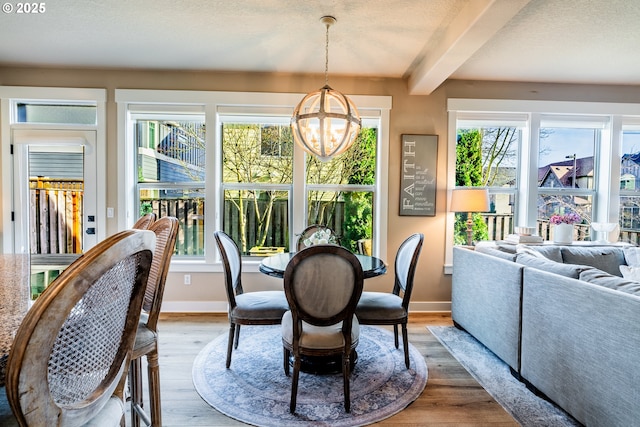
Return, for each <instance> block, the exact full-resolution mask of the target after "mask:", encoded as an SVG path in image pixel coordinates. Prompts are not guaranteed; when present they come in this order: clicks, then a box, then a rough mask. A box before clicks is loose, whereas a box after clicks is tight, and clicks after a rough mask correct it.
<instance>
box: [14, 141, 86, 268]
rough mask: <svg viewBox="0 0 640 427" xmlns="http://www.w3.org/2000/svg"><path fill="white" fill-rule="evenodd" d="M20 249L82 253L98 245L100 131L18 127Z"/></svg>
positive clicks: (17, 237)
mask: <svg viewBox="0 0 640 427" xmlns="http://www.w3.org/2000/svg"><path fill="white" fill-rule="evenodd" d="M12 143H13V154H14V171H13V206H14V221H13V224H14V252H16V253H29V254H32V256H33V255H38V256H40V255H42V256H43V257H44V256H47V257H49V258H51V257H53V258H55V257H62V258H64V256H66V255H69V256H71V258H73V255H75V256H77V255H78V254H82V253H83V252H84V251H86V250H87V249H89V248H90V247H92V246H94V245H95V244H96V243H97V236H98V234H97V233H98V230H97V229H96V226H97V222H96V215H97V183H96V181H97V176H96V169H97V161H96V154H95V153H96V132H95V131H93V130H87V131H83V130H60V129H36V130H34V129H29V130H26V129H14V130H13V132H12Z"/></svg>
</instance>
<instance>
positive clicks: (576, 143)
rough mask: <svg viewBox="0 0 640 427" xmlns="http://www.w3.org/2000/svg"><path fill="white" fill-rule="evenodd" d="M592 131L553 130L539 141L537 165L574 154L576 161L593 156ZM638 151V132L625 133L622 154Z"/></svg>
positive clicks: (639, 144) (639, 137)
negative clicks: (539, 152)
mask: <svg viewBox="0 0 640 427" xmlns="http://www.w3.org/2000/svg"><path fill="white" fill-rule="evenodd" d="M594 146H595V144H594V131H593V130H590V129H568V128H564V129H558V128H556V129H553V132H551V133H549V134H548V136H547V137H546V138H542V139H541V140H540V148H541V150H542V153H541V154H540V156H539V160H538V165H539V166H546V165H548V164H549V163H555V162H561V161H564V160H568V159H566V156H573V154H574V153H575V154H576V157H577V158H578V159H580V158H583V157H589V156H593V154H594ZM637 151H640V132H637V131H636V132H625V133H624V137H623V142H622V154H627V153H635V152H637Z"/></svg>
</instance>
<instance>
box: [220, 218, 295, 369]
mask: <svg viewBox="0 0 640 427" xmlns="http://www.w3.org/2000/svg"><path fill="white" fill-rule="evenodd" d="M214 237H215V240H216V244H217V245H218V249H219V250H220V255H221V257H222V267H223V270H224V283H225V289H226V292H227V300H228V311H229V343H228V345H227V362H226V366H227V368H229V367H230V366H231V352H232V351H233V350H232V349H233V348H236V349H237V348H238V342H239V341H240V326H241V325H279V324H280V323H281V322H282V315H283V314H284V313H285V312H286V311H287V310H289V305H288V304H287V298H286V297H285V295H284V292H283V291H254V292H244V289H243V288H242V258H241V256H240V250H239V249H238V245H236V242H235V241H234V240H233V239H232V238H231V237H230V236H229V235H228V234H226V233H225V232H224V231H216V232H215V233H214ZM234 341H235V342H234Z"/></svg>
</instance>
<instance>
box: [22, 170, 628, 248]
mask: <svg viewBox="0 0 640 427" xmlns="http://www.w3.org/2000/svg"><path fill="white" fill-rule="evenodd" d="M29 193H30V194H29V196H30V204H31V205H30V209H31V212H30V227H29V230H30V248H31V253H33V254H57V253H59V254H78V253H82V235H83V230H82V198H83V194H84V189H83V183H82V181H76V180H66V181H62V180H56V181H51V180H47V179H34V180H31V182H30V190H29ZM246 208H247V211H246V212H245V215H246V218H248V220H247V224H246V230H247V232H246V234H245V236H244V239H245V245H246V250H245V251H244V252H245V253H246V254H247V255H248V254H249V251H250V250H251V248H252V247H254V246H257V235H258V224H257V222H256V221H255V214H254V212H253V209H254V208H253V206H252V205H251V204H247V205H246ZM288 209H289V208H288V204H287V201H286V200H283V201H277V202H276V203H275V204H274V206H273V211H272V213H271V215H272V217H271V221H272V224H271V227H270V228H269V232H268V234H267V237H266V240H265V242H264V244H263V245H262V246H272V247H284V248H288V247H289V230H288V227H286V226H284V224H287V223H289V221H288V219H289V218H288ZM343 211H344V208H343V206H341V205H339V206H337V208H336V211H335V212H336V213H335V215H333V216H332V218H331V220H330V221H329V223H328V224H327V225H329V226H330V227H331V228H333V229H334V230H341V229H342V228H341V225H342V220H343V215H344V212H343ZM141 212H144V213H147V212H154V213H155V214H156V215H157V216H158V217H163V216H175V217H176V218H178V221H179V223H180V230H179V232H178V237H177V240H176V254H177V255H186V256H200V255H203V254H204V238H205V235H204V199H202V198H196V199H180V198H175V199H149V200H142V201H141ZM222 215H224V219H225V220H224V224H226V227H227V229H225V230H224V231H225V232H227V233H228V234H229V235H230V236H231V237H232V238H233V239H234V240H236V241H237V242H242V241H243V240H242V236H241V230H240V228H239V226H238V224H240V219H239V215H240V213H239V211H238V209H237V208H236V207H235V206H234V205H233V203H232V202H231V201H225V204H224V208H223V212H222ZM483 218H484V221H485V223H486V224H487V231H488V233H489V240H503V239H504V238H505V237H506V236H507V235H508V234H510V233H513V229H514V224H513V216H512V215H496V214H484V215H483ZM537 227H538V234H539V235H540V236H542V237H543V238H544V239H545V240H551V238H552V236H551V226H550V224H549V222H548V221H538V223H537ZM294 238H295V236H294ZM589 238H590V229H589V226H588V225H583V224H578V225H576V227H575V235H574V239H575V240H587V239H589ZM619 240H620V241H623V242H629V243H632V244H634V245H640V230H631V229H623V230H621V232H620V238H619Z"/></svg>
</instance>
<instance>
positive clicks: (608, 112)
mask: <svg viewBox="0 0 640 427" xmlns="http://www.w3.org/2000/svg"><path fill="white" fill-rule="evenodd" d="M639 107H640V105H631V104H607V103H582V102H553V101H518V100H472V99H449V101H448V108H449V129H451V130H453V131H454V132H455V133H453V132H450V137H449V158H450V159H456V154H458V153H457V151H458V150H460V148H461V146H465V147H466V150H467V154H466V155H462V156H458V158H457V160H451V161H450V164H449V171H448V188H450V189H451V188H454V187H455V186H456V185H486V186H487V187H488V188H489V192H490V196H491V207H492V210H491V212H489V213H483V214H479V215H478V216H479V217H481V219H480V220H479V223H480V224H479V227H478V228H479V229H480V230H481V231H482V230H483V228H482V227H484V229H486V234H485V235H486V238H487V239H488V240H501V239H503V238H504V237H506V235H507V234H509V233H512V232H513V226H527V227H536V229H537V230H538V233H539V234H540V235H541V236H543V237H544V238H545V239H547V240H550V238H551V237H552V236H551V233H552V231H551V227H550V225H549V217H550V216H551V215H552V214H554V213H567V212H575V213H577V214H579V215H580V217H581V223H579V224H578V225H577V226H576V227H575V230H576V231H575V233H576V234H575V236H574V237H575V238H576V239H578V240H592V237H593V238H595V236H592V235H591V234H592V230H591V223H592V222H616V221H619V223H620V228H621V231H622V232H621V233H620V238H621V239H622V240H624V241H629V242H632V243H637V242H638V236H639V235H640V216H639V215H640V194H639V193H638V192H639V191H640V188H639V187H640V186H639V185H638V183H640V181H639V180H638V178H640V171H639V169H640V168H639V166H640V165H638V164H636V161H635V160H636V157H638V156H640V149H638V147H639V146H640V116H639V115H638V114H639V113H638V111H639ZM493 130H495V134H496V135H499V134H500V132H503V133H504V135H506V134H507V133H508V132H511V133H512V135H513V136H512V137H511V138H509V140H510V141H511V143H510V144H508V146H504V148H501V147H502V146H499V145H497V144H496V145H491V144H487V142H488V141H491V140H494V141H498V140H500V139H499V138H492V137H491V132H492V131H493ZM503 140H507V139H506V138H503ZM472 143H473V144H475V145H473V144H472ZM465 144H466V145H465ZM470 147H475V148H474V149H473V150H472V149H471V148H470ZM494 148H495V150H493V149H494ZM469 153H471V154H473V155H471V154H469ZM501 153H504V160H502V162H504V163H500V165H499V167H498V168H497V169H492V168H491V165H492V162H491V161H489V160H490V159H491V158H494V159H502V157H501V156H500V154H501ZM496 154H498V155H496ZM474 156H475V157H474ZM474 159H476V160H475V161H474ZM639 161H640V160H639ZM494 163H495V161H494ZM492 171H493V173H494V176H495V177H496V179H495V181H493V183H492V182H491V179H490V177H491V176H492V175H491V173H492ZM465 179H467V181H465ZM469 180H471V181H469ZM501 193H503V194H504V197H505V199H503V201H502V202H499V201H498V199H497V196H498V195H499V194H501ZM507 195H508V202H507V199H506V197H507ZM507 206H508V207H507ZM494 210H495V212H494ZM494 216H498V217H501V218H502V219H501V221H503V223H508V224H509V225H508V226H497V225H495V220H494ZM448 218H449V219H448V221H447V233H448V235H449V236H450V238H449V239H447V259H446V262H447V264H450V262H451V248H452V247H453V244H456V243H457V240H456V239H457V234H456V230H457V228H456V226H457V223H456V219H455V214H453V213H451V214H449V217H448ZM474 224H478V221H474ZM481 237H482V236H481V235H480V234H479V233H477V232H476V234H475V235H474V238H475V239H476V240H478V239H479V238H481ZM445 271H450V270H445Z"/></svg>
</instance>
